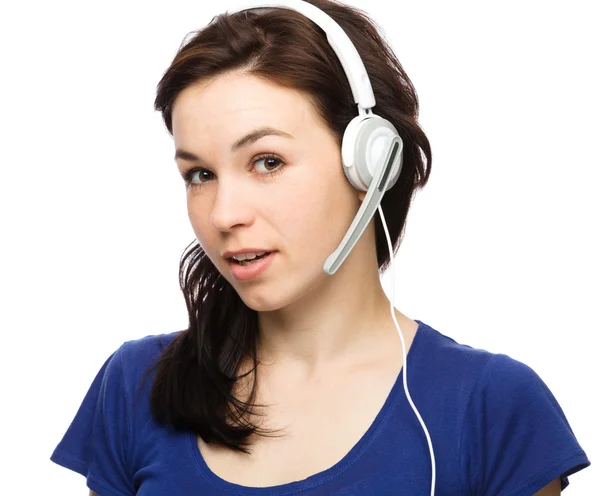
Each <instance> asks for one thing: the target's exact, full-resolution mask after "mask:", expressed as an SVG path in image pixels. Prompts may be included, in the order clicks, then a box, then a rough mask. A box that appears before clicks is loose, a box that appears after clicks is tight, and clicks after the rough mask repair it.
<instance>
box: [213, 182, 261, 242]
mask: <svg viewBox="0 0 600 496" xmlns="http://www.w3.org/2000/svg"><path fill="white" fill-rule="evenodd" d="M253 196H254V195H253V194H252V193H251V192H250V191H249V190H246V191H244V188H243V187H242V185H241V184H239V183H236V181H235V180H229V181H223V180H222V181H220V183H218V185H217V191H216V194H215V198H214V203H213V205H212V211H211V213H210V223H211V224H212V226H213V227H214V228H215V229H217V230H219V231H222V232H229V231H231V230H232V229H234V228H235V227H238V226H249V225H251V224H252V222H253V213H252V212H253V209H252V207H251V202H252V199H253V198H252V197H253Z"/></svg>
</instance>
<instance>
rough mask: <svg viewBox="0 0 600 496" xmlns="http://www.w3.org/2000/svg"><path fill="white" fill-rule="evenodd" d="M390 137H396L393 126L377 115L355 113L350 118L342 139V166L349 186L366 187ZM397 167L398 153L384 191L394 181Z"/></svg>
mask: <svg viewBox="0 0 600 496" xmlns="http://www.w3.org/2000/svg"><path fill="white" fill-rule="evenodd" d="M394 136H398V132H397V130H396V128H395V127H394V125H393V124H392V123H391V122H390V121H388V120H386V119H384V118H383V117H379V116H378V115H375V114H367V115H358V116H356V117H355V118H354V119H352V120H351V121H350V123H349V124H348V126H347V127H346V130H345V131H344V137H343V139H342V166H343V169H344V173H345V174H346V177H347V178H348V181H349V182H350V184H352V186H354V187H355V188H356V189H358V190H361V191H367V190H368V189H369V185H370V184H371V181H372V180H373V176H375V172H376V171H375V168H376V167H377V165H378V164H381V161H382V159H383V158H384V157H385V156H386V155H387V153H388V146H389V143H390V140H391V138H393V137H394ZM398 137H399V136H398ZM382 166H384V164H382ZM401 166H402V153H400V154H398V156H397V157H396V159H395V160H394V164H393V165H392V170H391V171H390V179H389V182H388V186H387V188H386V191H388V190H389V189H390V188H391V187H392V186H394V184H396V182H397V181H398V178H399V177H400V170H401Z"/></svg>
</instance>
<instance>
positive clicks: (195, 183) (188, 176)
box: [183, 168, 212, 187]
mask: <svg viewBox="0 0 600 496" xmlns="http://www.w3.org/2000/svg"><path fill="white" fill-rule="evenodd" d="M197 172H199V173H200V177H199V178H198V180H195V181H193V180H192V178H193V177H194V176H195V175H196V173H197ZM211 174H212V172H210V171H207V170H206V169H198V168H196V169H190V170H188V171H186V172H185V174H184V175H183V180H184V182H185V184H186V185H187V186H193V187H199V186H202V185H203V184H204V183H206V182H208V181H209V180H210V175H211ZM207 176H208V177H207Z"/></svg>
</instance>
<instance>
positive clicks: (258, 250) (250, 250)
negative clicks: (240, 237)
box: [222, 248, 275, 260]
mask: <svg viewBox="0 0 600 496" xmlns="http://www.w3.org/2000/svg"><path fill="white" fill-rule="evenodd" d="M273 251H275V250H269V249H266V248H244V249H242V250H236V251H225V252H223V254H222V257H223V258H226V259H227V260H229V259H232V258H233V257H235V256H236V255H243V254H246V253H265V255H268V254H269V253H272V252H273Z"/></svg>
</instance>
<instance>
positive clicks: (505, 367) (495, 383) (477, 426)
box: [460, 354, 590, 496]
mask: <svg viewBox="0 0 600 496" xmlns="http://www.w3.org/2000/svg"><path fill="white" fill-rule="evenodd" d="M460 452H461V473H462V474H464V475H463V487H464V491H463V494H471V495H489V494H494V495H499V496H521V495H523V496H531V495H532V494H534V493H535V492H536V491H539V490H540V489H541V488H543V487H544V486H546V485H547V484H549V483H550V482H551V481H552V480H554V479H556V478H558V477H560V478H561V487H562V489H564V488H565V487H566V486H567V485H568V484H569V480H568V478H567V477H568V476H569V475H571V474H574V473H575V472H578V471H579V470H581V469H583V468H585V467H587V466H588V465H590V462H589V460H588V458H587V456H586V454H585V452H584V451H583V449H582V448H581V446H580V445H579V443H578V442H577V439H576V438H575V435H574V433H573V431H572V430H571V427H570V425H569V423H568V421H567V419H566V417H565V415H564V413H563V411H562V409H561V407H560V405H559V404H558V402H557V401H556V399H555V397H554V396H553V394H552V393H551V392H550V390H549V389H548V387H547V386H546V384H545V383H544V382H543V381H542V379H541V378H540V377H539V376H538V375H537V374H536V373H535V371H533V370H532V369H531V368H530V367H528V366H527V365H525V364H524V363H521V362H519V361H517V360H514V359H513V358H511V357H509V356H507V355H503V354H496V355H493V357H491V358H490V359H489V361H488V363H487V364H486V366H485V368H484V370H483V371H482V374H481V376H480V377H479V379H478V381H477V383H476V385H475V387H474V388H473V390H472V393H471V396H470V399H469V403H468V406H467V409H466V415H465V417H464V423H463V432H462V438H461V448H460Z"/></svg>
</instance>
